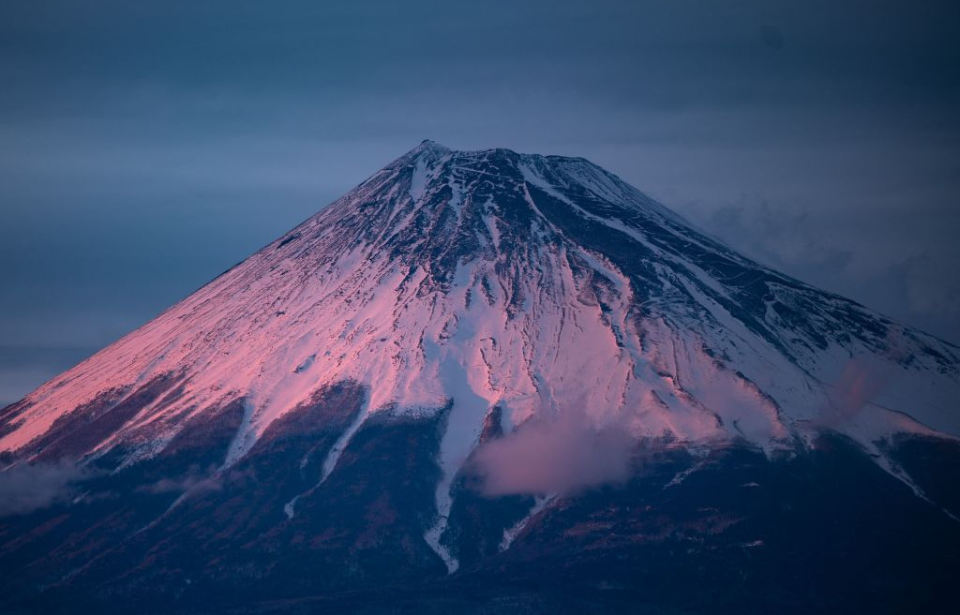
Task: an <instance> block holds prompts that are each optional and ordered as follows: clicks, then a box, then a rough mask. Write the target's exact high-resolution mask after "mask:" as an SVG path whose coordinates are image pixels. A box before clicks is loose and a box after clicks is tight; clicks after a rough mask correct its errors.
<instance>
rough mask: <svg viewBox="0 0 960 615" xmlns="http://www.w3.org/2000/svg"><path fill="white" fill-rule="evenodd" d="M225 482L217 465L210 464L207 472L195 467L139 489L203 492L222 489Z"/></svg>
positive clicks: (150, 491)
mask: <svg viewBox="0 0 960 615" xmlns="http://www.w3.org/2000/svg"><path fill="white" fill-rule="evenodd" d="M222 486H223V483H222V481H221V479H220V475H219V474H217V468H216V466H210V467H209V468H207V470H206V471H205V472H201V471H200V470H199V468H196V467H193V468H191V469H190V471H189V472H188V473H187V474H186V475H185V476H181V477H178V478H161V479H160V480H158V481H156V482H153V483H149V484H146V485H141V486H140V487H138V488H137V491H139V492H141V493H151V494H166V493H186V492H188V491H191V492H194V493H203V492H207V491H220V489H221V487H222Z"/></svg>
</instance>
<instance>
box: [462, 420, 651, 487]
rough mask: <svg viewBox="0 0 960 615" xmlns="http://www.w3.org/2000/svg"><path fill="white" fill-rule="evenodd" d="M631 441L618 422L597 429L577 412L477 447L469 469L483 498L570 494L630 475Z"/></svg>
mask: <svg viewBox="0 0 960 615" xmlns="http://www.w3.org/2000/svg"><path fill="white" fill-rule="evenodd" d="M636 442H637V441H636V439H635V438H634V437H633V436H632V435H631V433H630V430H629V429H628V428H627V427H626V426H625V425H622V424H620V423H613V424H608V425H603V426H598V425H596V423H595V422H594V421H593V420H592V419H591V418H590V417H589V416H587V415H586V414H585V413H584V412H582V411H576V410H567V411H564V412H560V413H556V414H550V415H548V416H542V417H534V418H531V419H529V420H528V421H527V422H525V423H524V424H523V425H521V426H520V427H518V428H517V429H516V430H515V431H513V432H512V433H510V434H509V435H507V436H505V437H503V438H500V439H497V440H492V441H490V442H487V443H486V444H484V445H482V446H481V447H480V448H479V449H477V452H476V454H475V456H474V461H473V463H474V467H473V471H474V472H475V473H476V474H477V475H478V477H479V478H480V479H481V480H480V490H481V492H482V493H483V494H484V495H488V496H500V495H510V494H535V495H536V494H550V493H556V494H561V495H563V494H570V493H575V492H578V491H582V490H584V489H588V488H591V487H596V486H599V485H604V484H610V483H621V482H624V481H626V480H627V479H628V478H629V477H630V473H631V465H632V458H633V451H634V448H635V445H636Z"/></svg>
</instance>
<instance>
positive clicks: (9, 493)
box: [0, 463, 90, 517]
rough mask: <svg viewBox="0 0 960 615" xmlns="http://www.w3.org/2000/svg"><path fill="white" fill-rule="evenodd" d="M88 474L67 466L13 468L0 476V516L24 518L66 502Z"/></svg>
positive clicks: (81, 469) (87, 471) (75, 492)
mask: <svg viewBox="0 0 960 615" xmlns="http://www.w3.org/2000/svg"><path fill="white" fill-rule="evenodd" d="M89 477H90V471H89V470H87V469H86V468H83V467H81V466H76V465H71V464H63V463H59V464H33V465H27V466H16V467H13V468H9V469H7V470H6V471H4V472H2V473H0V517H8V516H11V515H25V514H28V513H31V512H34V511H36V510H41V509H43V508H47V507H50V506H53V505H54V504H60V503H64V502H69V501H70V500H72V499H73V498H74V497H76V496H77V484H78V483H79V482H81V481H83V480H84V479H86V478H89Z"/></svg>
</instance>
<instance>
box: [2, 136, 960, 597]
mask: <svg viewBox="0 0 960 615" xmlns="http://www.w3.org/2000/svg"><path fill="white" fill-rule="evenodd" d="M957 399H960V348H957V347H956V346H953V345H951V344H948V343H946V342H943V341H941V340H938V339H936V338H934V337H932V336H930V335H927V334H924V333H922V332H920V331H918V330H916V329H913V328H911V327H909V326H906V325H903V324H899V323H896V322H893V321H892V320H890V319H889V318H886V317H884V316H882V315H879V314H877V313H875V312H872V311H870V310H869V309H867V308H865V307H863V306H861V305H859V304H857V303H855V302H853V301H850V300H848V299H845V298H843V297H840V296H837V295H834V294H831V293H827V292H824V291H822V290H819V289H817V288H814V287H812V286H809V285H807V284H804V283H802V282H799V281H797V280H795V279H792V278H790V277H788V276H785V275H783V274H780V273H777V272H775V271H772V270H770V269H768V268H766V267H764V266H762V265H759V264H757V263H755V262H753V261H751V260H749V259H747V258H745V257H743V256H741V255H739V254H737V253H736V252H734V251H733V250H731V249H730V248H728V247H726V246H724V245H723V244H721V243H720V242H718V241H716V240H714V239H711V238H710V237H709V236H708V235H707V234H705V233H704V232H701V231H699V230H697V229H695V228H693V227H692V226H691V225H690V224H689V223H687V222H686V221H685V220H683V219H682V218H681V217H680V216H678V215H676V214H674V213H673V212H671V211H670V210H668V209H667V208H665V207H664V206H662V205H660V204H659V203H657V202H656V201H654V200H652V199H651V198H649V197H647V196H645V195H644V194H643V193H641V192H639V191H638V190H636V189H635V188H633V187H631V186H630V185H628V184H626V183H625V182H623V181H622V180H620V179H619V178H617V177H616V176H614V175H612V174H610V173H608V172H606V171H604V170H603V169H601V168H600V167H598V166H596V165H594V164H592V163H590V162H589V161H587V160H584V159H582V158H565V157H559V156H539V155H526V154H518V153H515V152H512V151H509V150H504V149H496V150H487V151H479V152H462V151H452V150H449V149H446V148H444V147H442V146H440V145H438V144H436V143H433V142H430V141H424V142H423V143H422V144H420V145H419V146H418V147H417V148H415V149H413V150H411V151H410V152H408V153H407V154H405V155H404V156H402V157H400V158H399V159H397V160H396V161H394V162H392V163H391V164H389V165H387V166H386V167H384V168H383V169H381V170H380V171H378V172H377V173H375V174H374V175H373V176H371V177H370V178H369V179H367V180H366V181H364V182H363V183H361V184H360V185H359V186H357V187H356V188H355V189H354V190H352V191H351V192H349V193H348V194H346V195H345V196H344V197H342V198H341V199H339V200H337V201H336V202H334V203H332V204H330V205H329V206H327V207H325V208H324V209H322V210H321V211H320V212H319V213H318V214H316V215H315V216H313V217H312V218H310V219H308V220H307V221H305V222H304V223H303V224H301V225H300V226H298V227H297V228H295V229H293V230H292V231H290V232H289V233H287V234H286V235H284V236H283V237H280V238H279V239H277V240H276V241H274V242H273V243H271V244H269V245H267V246H266V247H264V248H263V249H262V250H260V251H259V252H257V253H255V254H254V255H252V256H251V257H249V258H248V259H247V260H245V261H243V262H242V263H240V264H238V265H236V266H235V267H233V268H232V269H230V270H228V271H226V272H225V273H223V274H221V275H220V276H219V277H218V278H216V279H215V280H213V281H212V282H210V283H209V284H208V285H206V286H205V287H203V288H201V289H200V290H198V291H197V292H195V293H194V294H192V295H191V296H189V297H187V298H186V299H185V300H183V301H182V302H180V303H178V304H177V305H175V306H173V307H172V308H170V309H168V310H167V311H165V312H163V313H162V314H160V315H159V316H158V317H157V318H155V319H154V320H153V321H151V322H149V323H147V324H146V325H144V326H143V327H141V328H140V329H137V330H136V331H134V332H133V333H130V334H129V335H127V336H126V337H124V338H122V339H120V340H119V341H117V342H116V343H114V344H112V345H111V346H109V347H107V348H106V349H104V350H102V351H101V352H99V353H97V354H96V355H94V356H93V357H91V358H89V359H87V360H85V361H83V362H82V363H80V364H79V365H77V366H76V367H74V368H73V369H71V370H69V371H67V372H65V373H63V374H62V375H60V376H58V377H57V378H54V379H53V380H51V381H50V382H48V383H46V384H44V385H43V386H42V387H40V388H39V389H37V390H36V391H34V392H33V393H31V394H30V395H28V396H27V397H26V398H24V399H23V400H21V401H19V402H17V403H15V404H13V405H11V406H8V407H7V408H5V409H3V410H2V411H0V451H3V452H2V453H0V462H2V467H3V471H2V473H0V496H2V495H3V494H4V492H6V494H7V495H8V497H7V499H8V501H9V502H10V503H9V504H7V505H5V506H4V507H2V508H0V514H2V515H4V516H3V517H2V518H0V578H2V579H0V588H2V590H3V591H2V595H3V597H2V598H0V605H6V607H7V608H8V609H19V611H15V612H20V611H22V612H56V611H58V610H64V611H68V612H75V611H76V609H77V608H79V605H83V607H84V608H89V609H98V610H101V611H104V610H107V611H109V610H110V609H113V610H115V611H117V612H132V611H134V610H136V611H137V612H144V611H151V610H156V611H157V612H170V611H171V610H176V611H177V612H197V613H207V612H209V613H220V612H251V613H253V612H257V613H260V612H327V611H332V612H401V611H403V612H406V611H409V610H413V611H416V612H446V611H449V610H456V611H461V612H478V613H479V612H484V613H486V612H499V611H501V610H502V611H514V612H543V611H546V610H550V611H556V612H585V611H587V612H589V611H593V610H603V611H605V612H614V611H619V610H623V611H625V612H635V611H636V609H637V608H640V607H641V606H644V607H646V608H648V609H652V610H653V612H662V613H697V612H718V611H724V612H725V611H731V612H769V611H770V610H771V609H772V608H776V609H778V610H780V611H783V612H793V611H796V612H801V611H802V612H809V611H810V610H814V611H818V612H829V611H835V612H849V611H850V610H851V609H852V610H857V609H858V608H867V607H869V608H871V609H872V610H876V611H879V612H905V611H910V610H913V609H916V608H921V607H922V608H924V609H926V610H927V611H931V612H936V611H937V610H940V609H949V606H951V605H950V604H949V602H950V601H949V593H950V592H949V590H950V588H951V587H952V582H953V581H952V579H954V578H955V577H956V574H957V573H958V572H960V521H958V518H957V515H960V488H958V484H957V481H956V468H957V467H958V466H957V463H958V462H960V445H958V440H957V438H958V436H960V408H957V407H956V403H957V402H956V400H957ZM405 609H406V610H405Z"/></svg>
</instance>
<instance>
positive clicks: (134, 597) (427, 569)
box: [0, 386, 960, 614]
mask: <svg viewBox="0 0 960 615" xmlns="http://www.w3.org/2000/svg"><path fill="white" fill-rule="evenodd" d="M333 393H334V394H333V395H328V396H327V397H326V398H325V399H326V401H325V402H323V403H317V404H315V405H312V406H307V407H304V408H303V409H302V410H301V411H300V412H301V413H302V414H293V415H291V416H290V418H289V419H287V420H286V421H285V422H283V423H278V424H277V425H276V426H274V427H273V428H272V429H273V432H272V433H270V434H268V435H266V436H265V437H264V438H262V439H261V440H260V441H259V442H258V444H257V448H256V449H254V450H253V451H251V454H250V455H248V456H247V457H246V458H245V459H244V461H243V462H242V463H240V464H238V465H237V466H236V467H235V468H234V469H232V470H231V471H230V472H229V473H227V474H226V475H225V476H224V477H223V478H222V479H220V482H219V483H218V484H216V485H210V486H209V488H207V489H206V490H204V489H195V491H194V492H192V493H191V495H190V496H189V497H187V498H186V499H185V500H184V501H182V502H181V503H180V504H179V505H177V506H174V507H172V508H171V504H172V503H173V501H174V500H175V499H176V498H178V497H179V495H180V494H177V493H167V492H165V491H164V490H163V489H161V488H158V487H157V485H158V484H160V482H159V481H160V478H159V477H160V475H159V474H158V469H157V465H156V464H158V463H161V462H162V463H163V466H164V468H165V471H168V472H169V471H170V470H171V469H172V468H178V469H179V470H178V471H179V473H180V474H181V475H183V476H190V475H191V474H190V473H191V472H193V473H195V474H197V475H198V476H199V475H200V473H202V469H203V468H204V467H205V464H209V463H211V462H212V461H214V459H213V457H210V458H207V457H208V456H209V454H210V451H215V449H216V448H217V447H216V446H213V445H212V444H213V443H214V441H222V444H221V445H220V449H221V450H219V452H218V453H217V454H222V453H223V449H224V447H225V446H226V445H227V443H228V442H227V440H226V438H225V437H224V434H226V433H228V432H229V429H227V428H226V427H225V429H224V434H219V435H218V434H216V433H210V432H202V433H199V432H194V433H193V435H194V436H195V437H196V438H201V436H202V438H201V439H202V441H203V442H205V443H206V446H204V447H202V448H200V447H198V446H196V443H197V442H199V441H200V440H191V439H190V435H189V434H190V433H191V432H190V431H189V430H186V431H185V432H184V436H183V437H182V439H181V441H179V442H177V443H176V445H175V446H171V447H170V448H169V449H168V452H167V453H165V454H166V455H167V456H168V457H167V458H165V459H163V460H160V458H157V460H156V461H149V462H145V463H143V464H134V465H133V466H130V467H129V468H126V469H123V470H120V471H118V472H115V473H113V474H108V475H103V476H96V477H94V478H91V479H90V480H89V482H88V483H87V484H86V485H85V488H86V489H87V490H88V495H87V500H88V501H87V502H85V503H84V502H80V503H77V504H72V505H69V506H68V505H61V506H59V507H54V508H51V509H47V510H44V511H38V512H34V513H33V514H30V515H25V516H19V517H9V518H6V519H3V520H2V521H0V540H2V543H0V578H2V587H0V590H2V598H0V600H2V601H3V605H2V610H3V612H5V613H76V612H104V613H171V612H176V613H209V614H220V613H238V614H254V613H258V614H259V613H263V614H266V613H271V614H274V613H276V614H279V613H501V612H503V613H542V612H550V613H583V612H606V613H609V612H624V613H628V612H629V613H635V612H643V613H671V614H672V613H731V614H732V613H770V612H777V613H853V612H871V613H916V612H923V613H948V612H955V604H956V603H955V592H954V586H955V582H956V579H957V578H958V574H960V523H958V522H957V521H956V520H954V519H952V518H951V517H950V516H949V515H948V514H947V513H946V512H944V510H943V508H947V509H948V510H949V509H950V507H951V506H954V505H955V503H956V502H957V493H958V489H957V478H956V473H955V472H953V471H951V469H952V468H956V467H957V466H956V464H955V461H956V460H957V458H958V453H960V447H958V445H957V444H956V443H953V442H950V441H946V440H927V439H915V438H914V439H901V440H898V441H895V442H891V443H889V444H888V446H889V447H890V449H891V450H892V451H893V457H894V458H896V459H897V460H898V463H901V464H902V466H903V468H904V469H905V470H909V472H910V475H911V476H915V477H917V484H919V485H920V486H921V487H922V489H923V491H924V492H925V493H926V494H927V496H928V498H929V500H932V502H931V501H928V500H924V499H922V498H920V497H918V496H917V495H915V494H914V492H913V490H912V489H911V488H910V487H909V486H908V485H907V484H905V483H904V482H902V481H901V480H898V479H897V478H895V477H894V476H893V475H891V474H890V473H888V472H885V471H884V470H883V469H881V468H880V467H879V466H878V465H877V464H875V463H874V462H873V460H871V459H870V458H869V456H868V455H867V454H865V453H864V452H863V451H862V450H861V449H859V448H858V447H857V445H855V444H854V443H852V442H851V441H849V440H847V439H845V438H843V437H840V436H826V437H823V438H821V439H820V440H819V442H818V443H817V445H816V447H815V448H814V449H813V450H810V451H804V452H800V453H797V454H783V455H781V456H779V457H775V458H773V459H767V457H766V456H765V455H763V454H762V453H760V452H758V451H755V450H753V449H750V448H748V447H738V446H733V447H730V448H727V449H725V450H721V451H716V452H714V453H711V454H710V455H709V456H708V457H704V458H695V457H692V456H690V455H689V454H688V453H685V452H681V451H674V452H670V453H662V454H660V455H658V456H652V455H650V454H644V455H642V456H639V457H638V467H637V474H636V477H635V478H634V479H633V480H632V481H631V482H630V483H629V484H627V485H622V486H617V487H607V488H603V489H598V490H593V491H589V492H586V493H581V494H579V495H576V496H569V497H563V498H559V499H557V500H556V501H555V502H554V503H553V504H551V505H550V506H549V507H547V508H546V509H545V510H544V512H543V513H541V514H540V515H538V516H536V517H534V518H533V519H532V520H531V521H530V523H529V524H528V525H527V527H526V528H525V529H524V531H523V532H522V533H521V534H520V535H519V536H518V537H517V539H516V540H515V541H514V542H513V544H512V545H511V546H510V548H509V549H508V550H507V551H505V552H499V551H498V549H497V548H495V547H494V546H493V544H494V542H495V541H494V539H495V538H496V536H497V535H502V531H503V529H505V527H509V526H510V525H511V524H513V523H515V522H516V517H517V516H518V512H517V511H518V507H522V506H526V505H527V504H528V503H529V502H528V501H527V500H526V499H524V498H517V497H506V498H500V499H492V500H491V499H486V498H483V497H482V496H479V495H472V496H470V495H468V493H467V492H466V491H465V492H464V493H462V496H461V498H460V500H459V501H460V504H459V505H458V507H457V508H455V510H454V511H453V513H452V514H451V532H450V535H451V536H452V537H453V538H452V539H451V540H450V542H451V543H452V547H453V548H454V552H455V553H462V554H463V557H462V566H461V569H460V570H459V571H458V572H457V573H456V574H454V575H452V576H447V575H446V574H445V567H444V565H443V563H442V562H441V561H440V559H439V558H438V557H437V556H436V555H435V554H434V553H433V551H432V550H431V549H430V548H429V547H428V546H427V545H426V543H425V542H424V540H423V533H424V531H425V530H426V528H428V527H430V526H431V525H432V524H433V523H434V521H435V519H433V518H430V517H429V516H426V517H425V516H424V514H423V513H422V512H421V511H424V510H431V506H432V501H433V490H434V485H435V483H436V480H437V478H438V471H439V470H438V468H437V466H436V464H435V462H434V461H433V460H434V459H435V456H436V449H437V444H438V439H437V433H438V432H439V427H440V422H441V421H442V420H443V419H444V416H443V413H442V412H441V413H439V414H438V415H436V416H435V417H434V418H431V419H420V420H410V419H397V421H399V422H393V423H389V425H387V424H385V423H381V422H377V421H374V422H372V423H368V424H366V425H365V426H364V427H363V428H362V429H361V431H360V432H359V433H358V434H357V435H356V436H355V437H354V438H353V440H352V441H351V444H350V446H349V447H348V448H347V450H346V451H345V452H344V454H343V457H341V459H340V462H339V464H338V467H337V470H336V471H335V472H334V473H333V474H331V475H330V477H329V479H328V480H327V481H325V482H323V483H322V484H319V485H318V484H317V479H318V474H319V471H320V469H319V462H318V459H322V458H323V452H324V451H321V450H320V449H321V448H324V447H327V448H329V447H330V446H332V444H333V441H334V439H335V437H336V434H337V432H336V429H333V428H332V427H328V428H327V430H328V431H329V433H328V432H324V433H307V432H306V431H305V429H306V427H305V425H307V424H308V423H303V424H300V423H298V416H299V417H300V421H301V422H303V419H305V418H306V417H308V416H309V415H310V414H311V413H313V414H320V413H322V414H323V415H324V417H325V420H324V421H323V423H324V424H325V425H328V426H331V425H332V426H335V427H337V426H339V427H338V428H339V429H343V428H345V426H346V425H347V424H348V423H349V422H350V420H352V418H353V417H354V416H355V413H356V411H357V409H358V408H359V407H360V402H361V401H362V391H361V390H359V389H351V388H349V386H344V387H342V388H340V389H338V390H336V391H334V392H333ZM224 412H225V414H224V417H226V418H229V417H230V416H233V414H231V412H232V410H231V409H230V408H227V409H225V410H224ZM238 416H239V415H238ZM226 422H228V421H226V420H225V423H226ZM309 424H316V423H315V422H311V423H309ZM227 427H229V425H228V426H227ZM318 447H319V448H318ZM201 451H206V452H205V453H204V454H201ZM304 460H306V463H304ZM640 460H642V461H640ZM101 463H102V464H108V463H109V460H107V459H104V460H102V461H101ZM301 464H303V465H302V467H301ZM691 469H692V470H693V471H690V472H689V473H687V472H686V471H688V470H691ZM410 477H417V478H416V480H413V479H411V478H410ZM197 480H199V479H197ZM463 483H464V484H463V487H462V488H463V489H465V490H467V489H469V481H468V480H464V481H463ZM144 485H148V486H150V485H153V488H144ZM300 492H307V493H306V494H305V495H303V496H301V498H300V499H299V500H298V502H297V506H296V512H295V515H294V516H293V517H292V518H288V516H287V515H286V514H284V511H283V504H284V503H285V502H286V501H288V500H289V499H290V498H291V497H292V495H294V494H296V493H300ZM498 524H499V525H498ZM494 526H497V527H494ZM478 545H479V546H478Z"/></svg>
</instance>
